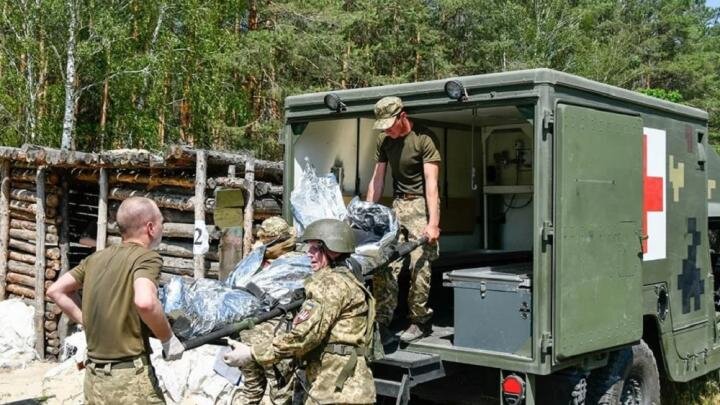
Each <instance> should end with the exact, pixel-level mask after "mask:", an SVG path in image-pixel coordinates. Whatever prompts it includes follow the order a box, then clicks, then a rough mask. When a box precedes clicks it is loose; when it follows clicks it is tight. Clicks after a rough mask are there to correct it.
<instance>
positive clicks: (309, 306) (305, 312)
mask: <svg viewBox="0 0 720 405" xmlns="http://www.w3.org/2000/svg"><path fill="white" fill-rule="evenodd" d="M316 306H317V304H315V303H314V302H312V301H305V303H304V304H303V306H302V308H300V312H298V313H297V315H295V318H293V326H295V325H299V324H301V323H303V322H305V321H307V320H308V319H310V316H311V315H312V313H313V311H314V310H315V307H316Z"/></svg>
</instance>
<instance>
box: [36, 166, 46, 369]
mask: <svg viewBox="0 0 720 405" xmlns="http://www.w3.org/2000/svg"><path fill="white" fill-rule="evenodd" d="M45 170H46V168H45V167H44V166H40V167H38V169H37V173H36V175H35V187H36V189H37V190H36V192H37V203H36V204H37V208H38V209H37V211H36V212H35V222H36V229H37V237H36V238H35V350H36V351H37V353H38V356H40V359H41V360H44V359H45V320H44V319H43V318H44V316H45Z"/></svg>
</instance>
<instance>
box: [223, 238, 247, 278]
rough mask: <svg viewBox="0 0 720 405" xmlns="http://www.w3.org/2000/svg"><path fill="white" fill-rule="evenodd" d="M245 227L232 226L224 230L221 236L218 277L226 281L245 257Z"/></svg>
mask: <svg viewBox="0 0 720 405" xmlns="http://www.w3.org/2000/svg"><path fill="white" fill-rule="evenodd" d="M242 247H243V228H242V227H239V226H232V227H230V228H226V229H225V230H223V233H222V238H220V249H219V252H218V253H219V254H220V268H219V270H218V278H219V279H220V281H225V279H227V278H228V276H229V275H230V273H232V271H233V270H235V266H236V265H237V263H238V262H239V261H240V259H242V257H243V248H242Z"/></svg>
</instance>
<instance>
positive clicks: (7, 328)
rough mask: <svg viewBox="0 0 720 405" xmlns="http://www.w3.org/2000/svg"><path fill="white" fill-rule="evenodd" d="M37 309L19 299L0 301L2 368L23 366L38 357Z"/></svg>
mask: <svg viewBox="0 0 720 405" xmlns="http://www.w3.org/2000/svg"><path fill="white" fill-rule="evenodd" d="M34 316H35V309H34V308H33V307H31V306H29V305H27V304H25V303H24V302H22V300H19V299H9V300H6V301H1V302H0V325H3V326H2V328H0V368H21V367H25V366H26V365H27V364H28V363H30V362H31V361H33V360H34V359H35V358H36V357H37V353H36V352H35V328H34V325H33V318H34Z"/></svg>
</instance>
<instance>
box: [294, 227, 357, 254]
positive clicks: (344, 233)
mask: <svg viewBox="0 0 720 405" xmlns="http://www.w3.org/2000/svg"><path fill="white" fill-rule="evenodd" d="M311 240H319V241H321V242H322V243H323V244H325V246H326V247H327V248H328V249H329V250H331V251H333V252H337V253H352V252H354V251H355V233H354V232H353V231H352V229H350V225H348V224H346V223H345V222H343V221H339V220H337V219H319V220H317V221H315V222H313V223H311V224H310V225H308V227H307V228H306V229H305V233H303V235H302V237H301V238H300V241H301V242H308V241H311Z"/></svg>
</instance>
